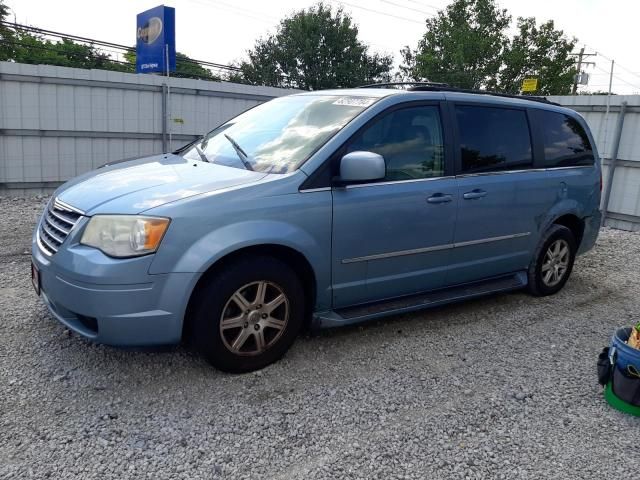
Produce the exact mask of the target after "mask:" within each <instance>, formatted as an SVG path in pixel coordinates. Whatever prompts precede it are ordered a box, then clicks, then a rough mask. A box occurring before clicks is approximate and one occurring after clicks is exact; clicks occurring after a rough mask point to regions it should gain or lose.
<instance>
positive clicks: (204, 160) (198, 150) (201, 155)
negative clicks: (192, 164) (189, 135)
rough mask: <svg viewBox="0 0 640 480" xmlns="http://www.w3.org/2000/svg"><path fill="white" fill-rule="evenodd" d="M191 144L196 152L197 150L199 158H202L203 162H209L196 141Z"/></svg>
mask: <svg viewBox="0 0 640 480" xmlns="http://www.w3.org/2000/svg"><path fill="white" fill-rule="evenodd" d="M193 146H194V148H195V149H196V152H198V155H200V158H201V159H202V161H203V162H207V163H211V162H210V161H209V159H208V158H207V156H206V155H205V154H204V152H203V151H202V149H201V148H200V146H199V145H198V144H197V143H196V144H194V145H193Z"/></svg>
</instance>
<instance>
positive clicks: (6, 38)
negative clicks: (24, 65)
mask: <svg viewBox="0 0 640 480" xmlns="http://www.w3.org/2000/svg"><path fill="white" fill-rule="evenodd" d="M8 16H9V7H8V6H7V5H5V3H4V1H3V0H0V21H3V22H4V21H6V20H7V17H8ZM14 42H15V40H14V38H13V31H12V30H11V29H10V28H7V27H6V26H4V25H2V24H0V61H4V60H9V59H11V58H12V56H13V53H14V51H13V49H14V45H13V43H14Z"/></svg>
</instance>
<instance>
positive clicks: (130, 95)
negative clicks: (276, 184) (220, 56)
mask: <svg viewBox="0 0 640 480" xmlns="http://www.w3.org/2000/svg"><path fill="white" fill-rule="evenodd" d="M163 84H167V85H168V87H169V88H168V90H169V92H170V93H169V94H168V95H165V94H166V92H165V93H163ZM165 90H167V89H166V87H165ZM289 93H292V91H291V90H284V89H279V88H271V87H253V86H248V85H239V84H233V83H225V82H207V81H201V80H192V79H182V78H169V79H167V78H166V77H161V76H155V75H135V74H131V73H119V72H109V71H105V70H83V69H77V68H66V67H56V66H50V65H24V64H15V63H10V62H0V191H3V190H4V191H7V190H9V191H10V192H12V193H24V192H25V191H32V192H38V191H50V190H51V189H52V188H54V187H56V186H57V185H59V184H60V183H61V182H64V181H65V180H68V179H69V178H72V177H74V176H76V175H79V174H81V173H84V172H86V171H88V170H91V169H93V168H95V167H98V166H100V165H102V164H104V163H106V162H108V161H112V160H117V159H121V158H128V157H136V156H142V155H149V154H153V153H161V152H162V151H163V138H164V141H165V143H166V146H167V149H168V150H172V149H176V148H178V147H179V146H181V145H183V144H185V143H187V142H188V141H191V140H192V139H194V138H196V136H199V135H202V134H203V133H206V132H207V131H209V130H211V129H212V128H213V127H216V126H217V125H219V124H220V123H222V122H224V121H226V120H228V119H229V118H231V117H233V116H235V115H237V114H238V113H240V112H243V111H244V110H246V109H248V108H250V107H253V106H254V105H257V104H259V103H261V102H264V101H266V100H269V99H271V98H274V97H278V96H282V95H287V94H289ZM166 98H168V102H166V103H165V102H163V100H164V99H166ZM163 103H165V104H164V105H163ZM165 111H166V115H165V114H164V113H165ZM165 119H166V123H165ZM164 130H166V132H164V135H163V131H164ZM169 138H170V139H171V142H169ZM169 143H170V145H169Z"/></svg>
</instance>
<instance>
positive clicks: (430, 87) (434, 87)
mask: <svg viewBox="0 0 640 480" xmlns="http://www.w3.org/2000/svg"><path fill="white" fill-rule="evenodd" d="M403 85H408V86H410V87H409V88H407V90H409V91H411V92H456V93H474V94H478V95H491V96H493V97H504V98H517V99H520V100H530V101H532V102H539V103H546V104H548V105H556V106H561V105H560V104H559V103H556V102H552V101H550V100H548V99H547V98H546V97H533V96H529V95H512V94H509V93H500V92H491V91H489V90H473V89H470V88H458V87H452V86H450V85H449V84H447V83H438V82H387V83H372V84H370V85H362V86H361V87H358V88H385V87H388V86H403Z"/></svg>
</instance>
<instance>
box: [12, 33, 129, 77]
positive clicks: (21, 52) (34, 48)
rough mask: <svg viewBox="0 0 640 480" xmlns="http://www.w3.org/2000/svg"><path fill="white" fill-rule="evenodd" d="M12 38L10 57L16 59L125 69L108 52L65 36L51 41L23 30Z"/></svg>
mask: <svg viewBox="0 0 640 480" xmlns="http://www.w3.org/2000/svg"><path fill="white" fill-rule="evenodd" d="M14 38H15V48H14V52H13V56H12V58H11V60H13V61H15V62H18V63H32V64H45V65H59V66H62V67H76V68H97V69H102V70H118V71H128V70H129V69H128V68H127V66H126V65H122V64H120V63H117V62H114V61H112V60H111V58H110V57H109V55H107V54H105V53H103V52H100V51H99V50H97V49H96V48H95V47H94V46H93V45H85V44H80V43H76V42H74V41H72V40H69V39H66V38H64V39H62V40H61V41H60V42H52V41H50V40H45V39H43V38H41V37H39V36H37V35H32V34H28V33H23V32H17V33H15V35H14Z"/></svg>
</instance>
